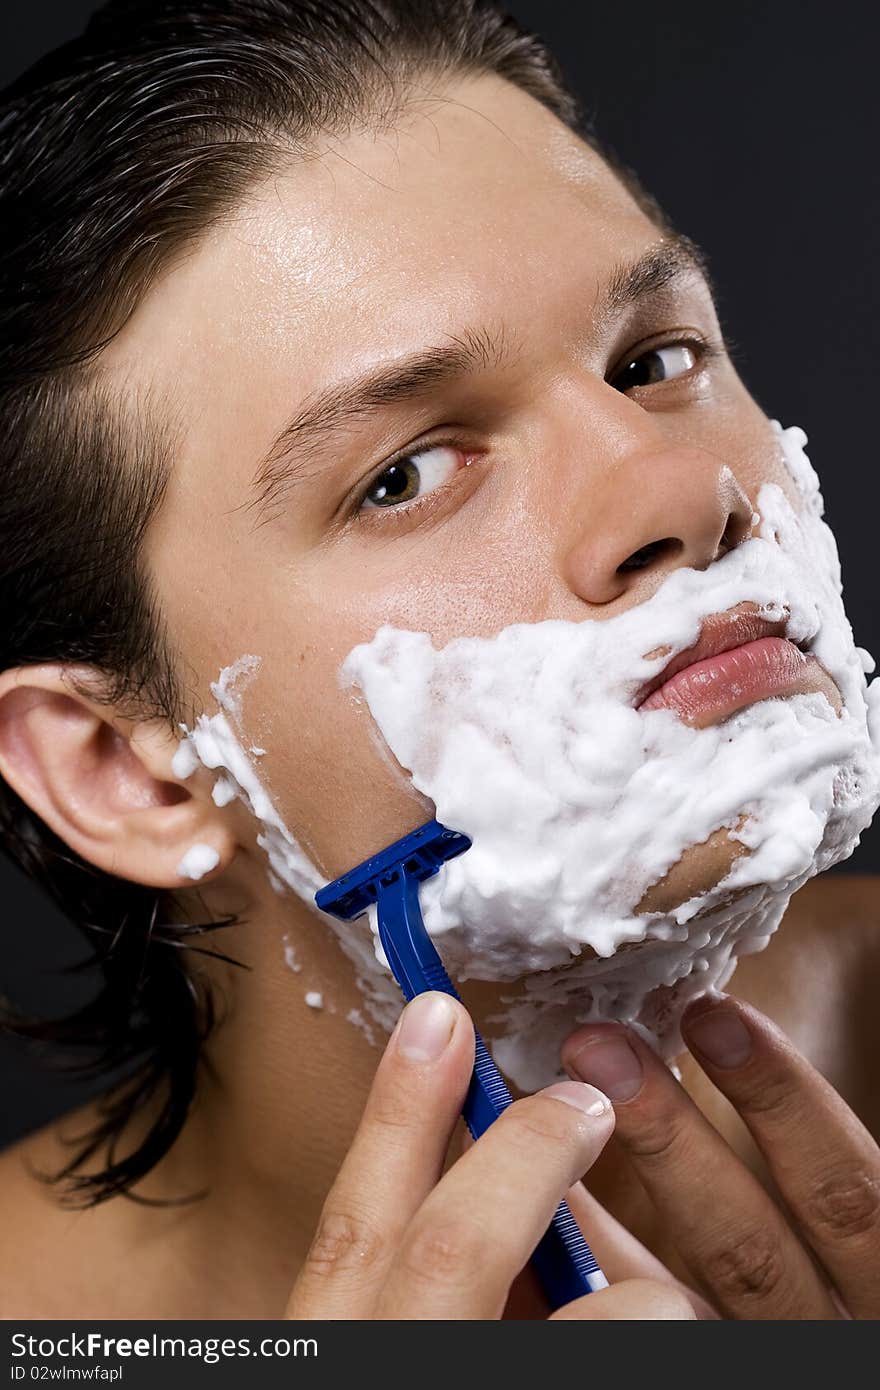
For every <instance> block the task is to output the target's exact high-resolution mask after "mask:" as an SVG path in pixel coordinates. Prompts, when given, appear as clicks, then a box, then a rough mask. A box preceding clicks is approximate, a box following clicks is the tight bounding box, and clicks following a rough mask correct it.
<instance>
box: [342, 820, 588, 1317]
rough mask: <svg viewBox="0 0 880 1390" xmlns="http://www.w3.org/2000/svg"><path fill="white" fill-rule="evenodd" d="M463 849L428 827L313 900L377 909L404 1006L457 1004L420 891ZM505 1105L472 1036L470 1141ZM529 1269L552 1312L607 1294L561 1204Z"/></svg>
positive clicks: (345, 911)
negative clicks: (444, 997)
mask: <svg viewBox="0 0 880 1390" xmlns="http://www.w3.org/2000/svg"><path fill="white" fill-rule="evenodd" d="M470 847H471V841H470V840H469V839H468V837H467V835H462V834H460V833H459V832H458V831H456V830H447V828H446V826H445V825H441V824H440V822H439V821H436V820H432V821H429V822H428V824H427V825H422V826H420V827H419V829H418V830H413V831H412V833H411V834H409V835H404V837H403V839H402V840H397V841H396V842H395V843H394V844H393V845H389V846H388V847H387V849H383V850H381V851H380V853H379V854H374V855H372V856H371V858H369V859H365V860H364V862H363V863H362V864H359V865H358V866H357V868H356V869H351V870H350V871H349V872H348V873H347V874H343V875H342V877H341V878H337V879H336V881H335V882H334V883H328V884H327V886H326V887H325V888H322V889H320V891H319V892H318V893H316V894H315V902H316V903H317V904H318V907H319V908H320V909H321V911H322V912H329V913H332V915H333V916H334V917H339V918H340V919H341V920H342V921H343V922H350V921H351V920H352V919H353V918H354V917H360V916H361V914H362V913H364V912H366V910H367V908H368V907H370V906H372V904H373V903H375V904H376V908H377V912H378V918H379V940H380V941H381V943H382V949H383V951H384V952H385V955H386V956H387V957H388V964H389V965H390V966H391V970H392V973H393V975H394V978H395V980H396V981H397V983H398V984H399V985H400V988H401V990H402V991H403V996H404V998H405V999H406V1000H407V1002H408V1001H409V1000H410V999H412V998H413V997H414V996H415V995H416V994H423V993H424V992H425V990H429V989H439V990H442V991H443V992H444V993H445V994H451V995H452V996H453V997H454V998H455V999H458V998H459V995H458V993H457V991H456V989H455V986H454V985H453V983H452V981H451V980H450V978H449V976H448V975H447V973H446V970H445V969H444V966H443V962H442V961H441V959H440V957H439V955H438V954H437V949H436V947H435V946H434V943H433V942H432V941H431V939H430V937H429V936H428V933H427V931H426V930H425V924H424V922H423V920H422V912H421V908H420V907H419V884H420V883H423V882H424V881H425V879H427V878H431V877H432V876H433V875H434V874H436V873H437V871H438V870H439V869H440V868H442V866H443V865H444V864H445V863H446V861H447V859H454V858H455V856H456V855H457V854H463V853H464V851H465V850H467V849H470ZM474 1031H475V1032H476V1030H474ZM512 1102H513V1097H512V1096H511V1094H510V1092H509V1090H508V1089H507V1086H506V1085H505V1083H504V1079H503V1077H502V1076H501V1073H500V1072H499V1070H498V1068H497V1067H496V1065H495V1063H494V1062H493V1061H492V1058H491V1056H490V1055H489V1050H488V1048H487V1047H486V1044H485V1043H484V1042H483V1039H482V1038H481V1037H480V1035H479V1033H476V1053H475V1060H474V1071H473V1075H472V1077H471V1082H470V1086H469V1087H468V1092H467V1096H466V1097H465V1101H464V1105H463V1107H462V1115H463V1117H464V1121H465V1124H466V1125H467V1127H468V1129H469V1130H470V1132H471V1135H472V1136H473V1138H474V1139H478V1138H479V1137H480V1135H481V1134H483V1133H485V1131H486V1130H487V1129H488V1128H489V1126H490V1124H492V1122H493V1120H497V1119H498V1116H499V1115H500V1114H501V1112H502V1110H505V1109H506V1108H507V1106H508V1105H511V1104H512ZM532 1267H533V1268H534V1270H535V1272H536V1274H537V1275H538V1278H539V1279H540V1281H541V1285H542V1287H543V1289H544V1293H545V1294H546V1296H547V1300H548V1302H549V1303H550V1306H551V1308H553V1309H556V1308H561V1307H562V1306H563V1304H566V1303H571V1302H572V1301H573V1300H574V1299H576V1298H581V1297H582V1296H583V1295H584V1294H587V1293H594V1292H595V1291H596V1290H597V1289H604V1288H607V1287H608V1280H607V1279H606V1278H605V1275H604V1274H603V1273H602V1271H601V1269H600V1268H599V1266H598V1264H597V1263H596V1260H595V1257H594V1256H593V1252H592V1251H591V1249H590V1247H589V1245H587V1242H586V1241H585V1240H584V1237H583V1235H582V1234H581V1230H580V1227H579V1226H578V1224H577V1222H576V1221H575V1219H574V1217H573V1216H572V1214H571V1212H570V1211H569V1209H568V1206H567V1204H566V1203H565V1202H562V1203H560V1205H559V1207H558V1208H557V1210H556V1214H555V1216H554V1217H553V1221H552V1223H551V1225H550V1226H549V1228H548V1229H547V1231H546V1232H545V1234H544V1235H543V1236H542V1237H541V1240H540V1242H539V1244H538V1246H537V1248H536V1249H535V1251H534V1254H533V1255H532Z"/></svg>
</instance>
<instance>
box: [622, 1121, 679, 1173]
mask: <svg viewBox="0 0 880 1390" xmlns="http://www.w3.org/2000/svg"><path fill="white" fill-rule="evenodd" d="M687 1143H688V1139H687V1128H686V1124H685V1122H684V1121H682V1119H680V1118H678V1119H677V1118H676V1117H675V1116H674V1115H673V1114H672V1113H670V1112H659V1113H657V1114H654V1115H646V1116H644V1118H643V1119H641V1120H640V1122H639V1126H638V1128H637V1129H636V1131H635V1132H634V1133H633V1134H630V1135H628V1136H627V1139H626V1148H627V1151H628V1152H629V1153H630V1154H631V1155H632V1157H633V1158H635V1159H639V1160H640V1161H642V1162H644V1163H651V1164H657V1165H658V1166H660V1165H662V1164H664V1163H666V1162H668V1161H669V1160H671V1159H672V1158H673V1157H675V1159H676V1161H678V1160H679V1159H680V1157H681V1154H682V1152H683V1150H684V1149H685V1148H686V1147H687Z"/></svg>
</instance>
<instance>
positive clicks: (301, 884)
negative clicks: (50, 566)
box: [173, 653, 402, 1041]
mask: <svg viewBox="0 0 880 1390" xmlns="http://www.w3.org/2000/svg"><path fill="white" fill-rule="evenodd" d="M260 664H261V663H260V658H259V657H258V656H254V655H253V654H250V653H249V654H247V655H245V656H241V657H239V659H238V660H237V661H235V662H233V663H232V664H231V665H230V666H226V667H224V669H223V670H222V671H221V672H220V675H219V676H218V678H217V680H216V681H213V682H212V683H211V693H212V695H213V696H214V698H215V700H216V701H217V703H218V705H219V706H220V710H219V711H218V712H217V713H216V714H207V713H203V714H200V715H199V716H198V717H197V719H196V721H195V724H194V725H193V728H192V729H188V728H187V726H186V724H181V725H180V728H181V730H182V733H183V738H182V740H181V743H180V745H179V747H178V748H177V750H176V752H175V754H174V759H173V761H175V760H176V761H177V764H178V768H179V769H188V771H182V770H177V769H176V775H177V776H188V775H189V773H190V772H191V771H192V770H193V769H194V768H195V767H197V766H198V765H199V764H202V765H204V766H205V767H207V768H210V769H212V770H217V769H222V770H223V773H224V776H223V777H222V778H220V779H218V784H219V783H222V784H223V786H224V788H226V787H228V788H231V792H232V797H237V798H238V800H239V801H241V802H242V803H243V804H244V805H245V806H246V807H247V809H248V810H249V811H250V812H251V814H252V815H253V816H254V817H255V818H256V820H257V821H258V822H259V824H260V833H259V834H258V835H257V844H258V845H259V846H260V848H261V849H263V850H264V851H265V853H266V856H267V858H268V861H269V862H268V868H267V872H268V877H269V882H270V884H271V886H272V889H273V890H274V892H276V893H278V894H279V895H284V894H286V893H288V892H290V891H293V892H294V893H296V894H297V896H298V897H300V898H302V899H303V901H304V902H305V903H307V904H308V906H309V907H310V908H311V909H312V911H313V912H314V913H315V915H316V916H317V917H318V918H320V919H321V920H322V921H323V922H326V923H328V924H329V925H330V926H331V927H332V928H333V930H334V932H335V933H336V935H337V938H338V940H339V944H340V946H341V947H342V949H343V951H344V952H345V954H346V955H347V956H348V957H349V959H350V960H351V962H352V964H353V965H354V967H355V980H356V983H357V985H358V988H359V989H360V991H361V993H362V995H363V998H364V1007H365V1009H366V1010H367V1012H368V1013H369V1014H370V1016H371V1018H372V1019H373V1021H374V1022H375V1023H376V1024H378V1025H379V1027H380V1028H382V1029H383V1030H384V1031H385V1032H390V1030H391V1029H392V1028H393V1027H394V1023H395V1021H396V1019H397V1016H398V1014H399V1012H400V1009H401V1006H402V999H401V995H400V991H399V990H398V988H397V986H396V984H395V983H394V981H393V980H392V979H391V977H390V976H389V975H388V973H387V972H386V971H383V970H382V968H381V967H380V966H379V965H378V964H377V961H376V957H375V954H374V951H373V944H372V938H371V936H370V932H369V929H368V927H367V924H366V923H365V922H363V921H362V922H353V923H350V924H346V925H345V926H343V924H342V923H340V922H339V921H338V920H337V918H335V917H331V916H330V915H329V914H327V913H323V912H319V910H318V908H317V907H316V906H315V893H316V892H317V891H318V889H319V888H323V887H324V885H325V884H326V883H327V879H326V878H324V877H323V875H322V874H321V873H320V872H319V871H318V869H316V868H315V866H314V864H312V862H311V860H310V859H309V857H308V855H307V854H306V852H305V850H303V849H302V847H301V846H300V844H299V843H298V841H297V840H296V839H295V837H294V836H293V835H292V834H291V832H290V830H289V829H288V828H287V826H286V825H285V824H284V821H283V820H282V818H281V816H280V815H279V813H278V811H277V810H276V808H275V805H274V803H273V801H272V797H271V795H270V792H269V790H268V789H267V787H266V786H264V784H263V782H262V781H261V780H260V778H259V776H258V775H257V772H256V770H255V768H254V766H253V764H252V763H251V761H250V759H249V757H248V754H247V752H245V747H246V746H248V747H249V749H250V752H251V753H252V754H253V756H254V757H262V756H263V754H264V753H265V749H263V748H259V747H254V746H253V745H248V744H247V741H246V739H245V738H244V734H243V730H242V696H243V694H244V691H245V690H246V689H247V686H248V685H249V684H250V682H251V681H252V680H253V679H254V677H255V676H256V674H257V671H258V670H259V667H260ZM190 764H192V765H191V766H190ZM215 791H216V784H215ZM224 797H225V800H230V799H231V798H230V797H226V796H225V791H224ZM215 800H216V797H215ZM224 804H225V803H224ZM284 956H285V962H286V964H287V965H289V966H290V968H291V969H292V970H296V971H298V970H299V968H300V967H299V964H298V962H297V961H296V957H295V954H294V950H293V947H292V946H291V945H290V944H289V942H288V941H287V939H286V938H285V939H284ZM349 1021H350V1022H353V1023H356V1026H361V1027H362V1031H365V1035H366V1029H368V1028H369V1025H366V1027H363V1026H362V1024H361V1023H358V1022H357V1021H356V1020H353V1019H350V1020H349ZM369 1031H370V1032H371V1031H372V1030H369ZM371 1041H372V1038H371Z"/></svg>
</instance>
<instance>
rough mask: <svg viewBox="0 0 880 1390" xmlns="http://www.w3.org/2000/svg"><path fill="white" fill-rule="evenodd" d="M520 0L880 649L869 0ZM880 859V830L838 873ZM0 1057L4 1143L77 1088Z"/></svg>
mask: <svg viewBox="0 0 880 1390" xmlns="http://www.w3.org/2000/svg"><path fill="white" fill-rule="evenodd" d="M96 8H97V6H96V5H93V4H88V3H83V2H82V0H28V2H27V3H26V4H22V3H18V0H6V3H5V4H4V6H3V8H2V13H0V81H2V82H4V83H5V82H6V81H8V80H9V79H10V78H11V77H13V76H14V75H15V74H16V73H17V72H19V71H20V70H21V69H22V68H24V67H25V66H27V65H28V64H29V63H30V62H32V61H33V60H34V59H35V58H36V57H38V56H39V55H40V54H41V53H43V52H44V51H46V50H47V49H49V48H52V47H54V46H55V45H56V44H58V43H60V42H62V41H63V40H64V39H66V38H68V37H71V36H73V35H74V34H75V33H77V32H78V30H79V29H80V28H81V27H82V25H83V23H84V22H85V20H86V19H87V17H88V16H89V14H91V13H92V11H93V10H94V9H96ZM509 8H510V9H511V10H512V12H513V13H514V14H516V15H517V17H518V18H520V20H522V21H523V22H524V23H525V24H527V25H529V26H530V27H533V28H535V29H537V30H538V31H539V32H540V33H542V34H543V35H544V37H545V38H546V39H548V40H549V42H550V44H551V46H552V47H553V48H554V50H555V52H556V53H557V55H558V56H559V57H560V59H561V61H562V62H563V65H564V67H565V69H566V71H567V73H568V75H569V78H570V80H571V81H572V83H573V85H574V86H575V88H576V90H578V91H579V92H580V93H581V94H582V95H583V97H584V98H585V100H586V102H587V105H588V107H589V108H590V109H591V110H592V111H593V112H594V114H595V116H596V120H597V125H598V128H599V131H600V133H601V134H602V135H603V136H604V138H605V139H606V140H607V141H609V142H610V143H611V144H612V145H613V146H614V147H615V148H616V150H617V151H618V153H619V154H620V155H621V156H622V157H623V158H624V159H625V160H626V161H627V162H628V163H630V164H631V165H633V166H634V167H635V168H637V169H638V170H639V173H640V174H641V176H642V178H643V179H644V181H645V183H646V184H647V186H648V187H649V188H650V189H651V190H652V191H653V192H654V193H655V194H656V195H657V197H659V199H660V201H661V203H662V204H663V206H664V207H665V208H666V210H667V211H668V212H669V213H670V215H671V216H672V218H673V220H674V222H675V223H676V224H677V225H678V226H679V227H680V228H681V229H682V230H684V231H686V232H688V233H689V234H690V235H691V236H693V237H695V238H696V240H697V241H699V242H700V243H701V244H702V245H703V246H704V247H705V248H706V250H707V251H708V252H709V255H710V259H711V264H712V268H713V272H714V276H715V279H716V281H717V284H718V289H719V299H720V310H721V316H722V322H723V324H724V326H725V329H726V332H727V333H728V335H729V336H730V337H731V338H732V339H733V341H734V343H735V344H737V345H738V352H737V357H738V364H739V367H740V370H741V372H742V373H743V375H744V377H745V380H746V382H747V383H748V385H749V386H750V388H751V390H752V391H753V393H754V394H755V396H756V397H757V399H758V400H759V402H760V403H761V405H762V406H763V407H764V409H765V410H766V411H767V412H768V413H769V414H771V415H774V416H776V417H777V418H779V419H781V420H782V422H783V423H784V424H799V425H802V426H803V427H804V428H805V429H806V431H807V433H808V435H809V438H810V444H809V452H810V453H811V455H812V456H813V460H814V462H815V463H816V465H817V467H818V469H819V472H820V474H821V477H822V483H823V490H824V493H825V500H826V508H827V516H828V519H829V520H830V522H831V525H832V526H833V527H834V529H835V531H836V533H837V537H838V543H839V546H840V551H841V556H842V559H843V575H844V591H845V596H846V599H847V604H848V609H849V613H850V618H851V621H852V623H853V627H854V629H855V633H856V639H857V641H859V642H860V643H861V645H863V646H866V647H868V649H869V650H871V651H876V652H877V654H878V656H880V615H878V610H877V605H876V602H875V578H874V567H875V564H876V557H877V550H878V546H877V537H876V523H875V499H876V492H877V490H876V485H875V466H876V464H875V455H876V447H875V435H874V416H875V409H876V400H877V382H876V372H877V364H876V353H875V334H874V315H875V313H876V312H877V306H878V293H877V291H878V270H877V257H876V252H877V245H878V227H877V224H878V213H880V200H878V178H880V172H878V159H877V157H876V152H875V142H876V137H877V119H876V90H877V76H876V60H875V52H876V50H875V46H874V44H873V42H872V36H871V34H870V33H866V32H865V31H864V27H863V26H864V25H865V23H866V22H867V23H870V22H871V13H872V12H871V8H870V7H869V6H865V5H863V4H861V3H857V2H856V3H848V4H847V3H844V4H838V5H836V6H834V7H833V9H832V8H829V7H828V5H827V4H826V3H824V0H820V2H814V3H811V2H809V0H808V2H806V3H805V2H804V0H765V3H763V4H756V3H751V4H748V3H744V2H743V0H737V3H736V4H735V5H723V4H715V5H708V4H706V3H705V0H698V2H697V3H695V2H694V0H688V3H681V0H678V3H676V4H675V5H663V4H658V3H656V0H651V2H650V3H648V2H647V0H629V3H627V4H618V5H601V6H600V5H592V4H576V3H571V0H569V2H568V3H566V0H555V2H554V0H530V2H529V3H526V0H523V3H515V4H511V5H510V6H509ZM878 869H880V836H878V832H877V830H876V829H872V830H871V831H870V832H869V833H868V834H866V835H865V837H864V840H863V844H862V846H861V847H860V848H859V850H857V852H856V854H855V855H854V856H853V857H852V859H850V860H849V861H848V863H847V864H846V865H845V866H843V869H842V871H857V872H858V871H860V872H863V873H865V872H876V871H877V870H878ZM0 894H2V897H0V902H2V904H3V929H4V955H3V974H2V981H0V989H2V990H3V991H4V992H6V993H8V994H10V995H11V996H12V997H13V998H15V999H16V1000H17V1001H19V1002H20V1003H21V1004H22V1005H24V1006H27V1007H32V1008H37V1009H40V1008H45V1009H51V1010H52V1011H55V1010H56V1009H58V1008H60V1007H62V1006H63V1005H64V1004H65V1003H66V1002H67V1001H69V1000H71V997H72V990H73V989H74V983H75V982H74V981H72V980H71V979H70V978H69V977H68V978H65V977H63V976H61V975H59V973H58V967H59V965H61V964H62V963H63V962H64V961H69V960H70V959H71V958H73V957H75V956H76V955H77V953H78V951H79V945H78V939H77V938H76V937H75V934H74V933H73V931H72V929H70V928H69V927H68V926H67V924H66V923H65V922H64V921H63V919H61V918H60V917H59V916H58V915H57V914H56V913H55V912H53V911H51V910H50V909H49V908H48V906H47V905H46V904H45V903H44V901H43V900H42V898H41V897H38V896H37V895H36V894H35V892H34V891H33V890H32V889H31V888H30V886H29V885H28V884H27V883H26V882H25V881H24V880H23V879H22V878H21V876H20V875H19V874H18V873H17V872H16V871H13V870H12V869H11V868H10V867H8V866H7V865H6V864H5V862H4V861H3V860H2V858H0ZM80 988H82V986H81V985H80ZM0 1068H2V1075H0V1144H2V1143H3V1142H5V1141H7V1140H9V1139H11V1138H13V1137H15V1136H16V1135H17V1134H20V1133H22V1132H24V1131H26V1130H28V1129H30V1128H33V1127H35V1126H37V1125H39V1124H42V1123H44V1122H45V1121H46V1120H48V1119H49V1118H51V1116H52V1115H54V1114H56V1113H58V1112H59V1111H60V1110H62V1109H63V1108H65V1107H66V1106H68V1105H70V1104H71V1103H73V1102H75V1101H77V1100H78V1099H79V1095H78V1094H76V1093H74V1092H73V1091H72V1090H71V1089H70V1088H69V1087H66V1088H65V1087H63V1086H61V1085H60V1083H59V1082H58V1081H57V1080H56V1079H51V1078H48V1077H47V1076H46V1075H45V1074H43V1073H42V1072H41V1071H38V1070H36V1068H35V1065H34V1063H33V1062H31V1061H29V1060H27V1059H25V1058H24V1057H23V1056H22V1055H21V1054H20V1052H19V1050H17V1049H12V1048H11V1047H10V1046H9V1045H6V1046H5V1047H4V1049H3V1050H2V1052H0Z"/></svg>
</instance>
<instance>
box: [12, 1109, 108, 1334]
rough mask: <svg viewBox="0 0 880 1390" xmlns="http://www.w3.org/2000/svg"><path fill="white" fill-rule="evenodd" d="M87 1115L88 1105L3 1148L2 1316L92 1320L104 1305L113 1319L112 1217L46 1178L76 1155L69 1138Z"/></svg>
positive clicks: (81, 1124) (104, 1210) (80, 1126)
mask: <svg viewBox="0 0 880 1390" xmlns="http://www.w3.org/2000/svg"><path fill="white" fill-rule="evenodd" d="M88 1117H89V1112H88V1110H82V1111H75V1112H73V1113H72V1114H69V1115H66V1116H64V1117H63V1119H61V1120H60V1121H56V1122H55V1123H53V1124H51V1125H48V1126H46V1128H45V1129H42V1130H38V1131H36V1132H35V1133H33V1134H30V1135H27V1136H26V1137H25V1138H24V1139H22V1140H20V1141H19V1142H18V1143H16V1144H13V1145H12V1146H11V1147H10V1148H8V1149H5V1150H3V1152H2V1153H0V1225H2V1229H3V1232H4V1238H3V1241H2V1242H0V1317H2V1318H4V1319H9V1318H38V1319H46V1318H80V1317H89V1316H93V1315H94V1313H95V1311H96V1309H97V1310H99V1311H100V1309H101V1307H103V1308H104V1309H105V1315H109V1316H113V1314H112V1313H108V1312H107V1310H109V1309H110V1308H112V1307H113V1301H114V1300H113V1282H114V1280H117V1279H118V1273H119V1271H118V1269H116V1270H115V1272H114V1270H113V1259H112V1254H111V1250H112V1242H111V1239H110V1236H111V1230H112V1225H113V1224H114V1218H113V1214H112V1213H111V1212H110V1211H108V1210H107V1208H106V1207H105V1208H93V1209H86V1210H81V1209H76V1208H74V1207H71V1206H70V1205H69V1204H65V1202H64V1200H63V1195H64V1194H63V1192H62V1191H61V1190H60V1188H59V1186H58V1185H57V1184H55V1183H52V1182H50V1181H47V1178H48V1177H50V1176H51V1175H52V1174H54V1173H56V1172H57V1171H58V1170H59V1168H60V1167H61V1166H62V1165H63V1163H64V1161H65V1159H66V1158H69V1156H70V1149H69V1148H68V1147H66V1146H65V1144H64V1136H65V1135H67V1134H70V1133H77V1132H80V1131H81V1130H82V1129H83V1128H84V1127H85V1125H86V1124H87V1122H88ZM108 1205H112V1204H108ZM108 1257H109V1258H108ZM102 1299H104V1300H106V1301H104V1302H102Z"/></svg>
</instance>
